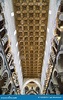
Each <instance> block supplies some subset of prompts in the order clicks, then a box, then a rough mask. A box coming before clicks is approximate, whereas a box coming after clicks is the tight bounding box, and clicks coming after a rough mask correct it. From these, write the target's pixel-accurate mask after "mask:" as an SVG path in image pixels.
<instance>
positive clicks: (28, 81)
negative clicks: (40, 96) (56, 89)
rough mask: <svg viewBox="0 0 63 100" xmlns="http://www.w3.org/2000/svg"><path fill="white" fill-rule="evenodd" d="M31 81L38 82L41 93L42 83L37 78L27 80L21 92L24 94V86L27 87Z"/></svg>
mask: <svg viewBox="0 0 63 100" xmlns="http://www.w3.org/2000/svg"><path fill="white" fill-rule="evenodd" d="M30 82H34V83H36V84H37V85H38V87H39V88H40V93H41V85H40V83H39V82H38V81H37V80H35V79H29V80H27V81H26V82H25V83H24V85H23V87H22V90H21V94H24V88H25V87H26V85H27V84H28V83H30Z"/></svg>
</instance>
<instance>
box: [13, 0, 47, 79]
mask: <svg viewBox="0 0 63 100" xmlns="http://www.w3.org/2000/svg"><path fill="white" fill-rule="evenodd" d="M13 7H14V13H15V24H16V30H17V41H18V48H19V52H20V60H21V66H22V72H23V77H24V78H40V77H41V71H42V65H43V58H44V51H45V41H46V35H47V33H46V30H47V22H48V9H49V0H13Z"/></svg>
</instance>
